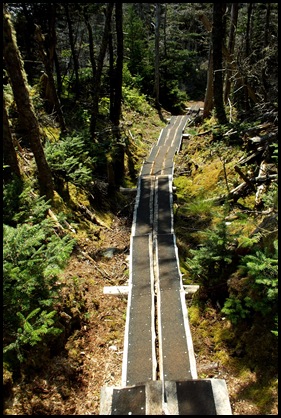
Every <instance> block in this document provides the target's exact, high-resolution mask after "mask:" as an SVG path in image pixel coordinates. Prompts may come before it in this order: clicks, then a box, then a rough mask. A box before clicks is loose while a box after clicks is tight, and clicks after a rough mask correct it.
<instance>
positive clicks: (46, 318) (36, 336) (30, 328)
mask: <svg viewBox="0 0 281 418" xmlns="http://www.w3.org/2000/svg"><path fill="white" fill-rule="evenodd" d="M56 314H57V312H56V311H51V312H47V311H41V309H40V308H36V309H34V310H33V311H32V312H30V314H29V315H27V317H26V318H25V317H24V315H22V313H21V312H17V316H18V317H19V321H20V328H18V329H17V333H16V339H15V341H14V342H12V343H10V344H8V345H6V346H5V347H4V350H3V353H4V354H6V353H8V352H9V351H15V352H16V355H17V358H18V360H19V361H20V362H23V361H24V360H25V354H24V349H23V347H26V346H28V345H30V346H35V345H36V344H37V343H39V342H41V341H42V339H43V338H44V335H47V334H49V335H50V334H51V335H58V334H60V333H61V331H62V330H61V329H59V328H56V327H54V326H53V325H54V323H55V321H54V319H53V317H54V316H55V315H56Z"/></svg>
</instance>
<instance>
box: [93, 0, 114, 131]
mask: <svg viewBox="0 0 281 418" xmlns="http://www.w3.org/2000/svg"><path fill="white" fill-rule="evenodd" d="M113 7H114V3H107V7H106V12H105V24H104V31H103V37H102V42H101V47H100V52H99V56H98V62H97V71H96V77H95V79H94V86H93V90H94V91H93V103H92V115H91V125H90V132H91V135H92V137H93V138H94V137H95V136H96V132H95V131H96V126H97V117H98V114H99V99H100V87H101V76H102V69H103V61H104V57H105V53H106V49H107V45H108V35H109V30H110V22H111V16H112V11H113Z"/></svg>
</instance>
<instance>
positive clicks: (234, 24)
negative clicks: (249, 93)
mask: <svg viewBox="0 0 281 418" xmlns="http://www.w3.org/2000/svg"><path fill="white" fill-rule="evenodd" d="M237 20H238V3H232V4H231V20H230V30H229V40H228V51H229V54H230V56H231V60H232V61H233V59H234V57H233V52H234V46H235V35H236V27H237ZM231 77H232V71H231V68H230V66H229V64H228V63H227V69H226V79H225V89H224V103H225V104H226V103H227V102H228V98H229V94H230V90H231Z"/></svg>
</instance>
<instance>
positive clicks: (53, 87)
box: [35, 25, 67, 132]
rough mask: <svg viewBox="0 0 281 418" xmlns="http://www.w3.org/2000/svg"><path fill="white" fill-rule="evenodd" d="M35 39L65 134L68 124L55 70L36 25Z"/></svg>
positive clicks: (51, 96) (51, 95) (52, 99)
mask: <svg viewBox="0 0 281 418" xmlns="http://www.w3.org/2000/svg"><path fill="white" fill-rule="evenodd" d="M35 26H36V28H35V39H36V41H37V43H38V47H39V53H40V56H41V59H42V62H43V64H44V66H45V71H46V75H47V77H48V79H47V82H48V87H49V88H50V100H51V101H52V102H53V105H54V108H55V111H56V113H57V116H58V121H59V124H60V128H61V130H62V131H63V132H65V131H66V130H67V129H66V124H65V120H64V116H63V113H62V110H61V104H60V100H59V97H58V94H57V89H56V85H55V80H54V76H53V69H52V63H51V62H50V60H49V58H48V56H47V54H46V52H45V50H44V36H43V34H42V32H41V29H40V27H39V26H38V25H35Z"/></svg>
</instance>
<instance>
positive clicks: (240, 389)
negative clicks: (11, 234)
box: [4, 196, 278, 415]
mask: <svg viewBox="0 0 281 418" xmlns="http://www.w3.org/2000/svg"><path fill="white" fill-rule="evenodd" d="M133 205H134V196H132V201H131V204H130V208H131V210H130V214H129V215H128V214H126V215H125V216H115V217H114V218H113V219H112V222H111V224H110V226H109V227H108V226H100V228H99V234H98V236H96V237H95V239H90V238H89V237H88V236H87V235H86V236H85V237H83V238H79V242H78V244H77V246H76V249H75V251H74V253H73V255H72V257H71V259H70V260H69V263H68V266H67V268H66V270H65V271H64V274H63V281H64V282H65V283H67V282H68V281H71V280H73V279H72V278H73V277H76V281H75V288H76V297H77V309H80V312H84V314H83V315H84V320H83V321H82V322H81V323H80V326H79V327H78V329H76V330H74V331H73V332H72V334H71V336H70V337H69V338H68V340H67V343H66V345H65V347H64V349H63V351H62V352H60V353H59V354H58V355H55V356H53V357H52V358H51V360H50V359H49V360H47V361H46V362H45V363H44V362H43V363H42V367H41V368H40V370H34V371H33V372H32V371H31V370H30V369H29V371H28V373H27V374H26V375H24V376H22V378H21V379H20V380H19V381H18V382H15V384H14V385H13V387H12V395H11V396H10V398H9V400H8V401H7V402H6V403H5V405H4V415H39V414H40V415H99V408H100V393H101V388H102V387H103V386H120V385H121V373H122V360H123V340H124V330H125V316H126V307H127V298H126V296H122V295H120V296H113V295H108V294H104V287H105V286H116V285H126V284H127V283H128V277H129V264H128V261H129V260H128V258H129V249H130V234H131V226H132V212H133ZM65 292H67V287H65ZM67 297H70V295H68V294H67V293H66V294H65V298H67ZM189 303H191V302H190V301H189ZM216 323H217V324H218V325H220V324H221V325H222V320H221V316H219V315H218V317H216V313H215V312H212V315H210V316H209V318H207V321H206V324H205V329H204V338H200V335H198V330H197V329H196V328H195V327H194V326H193V325H192V323H191V324H190V326H191V335H192V336H194V349H195V357H196V364H197V371H198V377H199V378H219V379H225V381H226V385H227V389H228V392H229V397H230V402H231V407H232V413H233V414H234V415H264V414H267V415H278V396H277V389H276V394H275V396H274V399H273V400H272V401H271V402H270V407H269V409H268V410H267V412H266V413H265V411H264V409H262V410H261V408H260V407H259V406H258V405H257V404H256V403H253V401H252V400H251V398H250V397H249V396H248V391H247V388H249V386H252V387H254V388H255V385H256V384H257V379H258V376H257V374H256V373H255V372H251V371H247V377H246V378H245V376H242V374H243V373H242V374H241V373H237V370H236V368H235V365H233V364H231V363H229V364H228V366H226V365H225V364H220V363H219V362H217V357H216V352H215V349H214V346H213V344H212V343H211V340H210V339H208V335H211V334H212V330H213V328H214V327H215V325H216ZM222 326H225V325H222ZM195 336H196V337H195ZM209 342H210V343H209ZM221 349H222V348H221V346H220V350H221ZM225 350H227V347H225Z"/></svg>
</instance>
